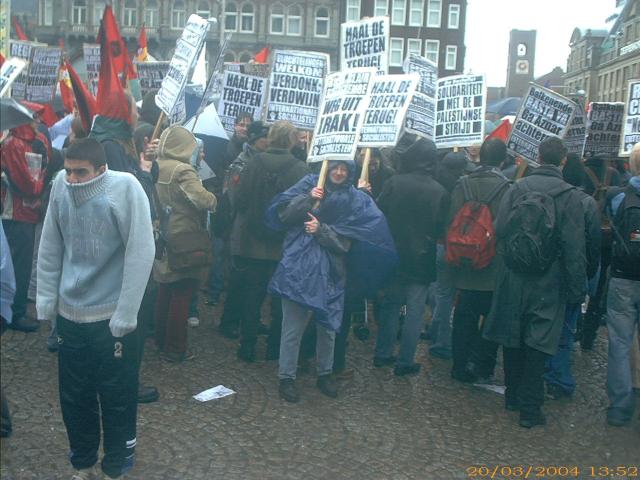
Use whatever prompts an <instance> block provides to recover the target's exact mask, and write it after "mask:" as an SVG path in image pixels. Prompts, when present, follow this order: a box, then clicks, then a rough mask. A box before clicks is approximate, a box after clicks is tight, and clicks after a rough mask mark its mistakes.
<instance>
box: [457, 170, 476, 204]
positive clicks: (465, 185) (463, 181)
mask: <svg viewBox="0 0 640 480" xmlns="http://www.w3.org/2000/svg"><path fill="white" fill-rule="evenodd" d="M460 186H461V187H462V194H463V195H464V201H465V203H466V202H470V201H471V200H473V194H472V193H471V188H470V187H469V181H468V178H467V176H464V177H460Z"/></svg>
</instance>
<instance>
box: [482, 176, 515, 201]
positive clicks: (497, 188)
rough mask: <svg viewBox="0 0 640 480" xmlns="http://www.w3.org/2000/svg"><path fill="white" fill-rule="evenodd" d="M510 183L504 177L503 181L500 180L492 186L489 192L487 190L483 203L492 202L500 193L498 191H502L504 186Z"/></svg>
mask: <svg viewBox="0 0 640 480" xmlns="http://www.w3.org/2000/svg"><path fill="white" fill-rule="evenodd" d="M510 183H511V182H509V180H506V179H505V180H504V181H503V182H500V183H499V184H498V185H496V186H495V187H494V188H493V190H491V192H489V195H487V197H486V198H485V199H484V201H483V203H486V204H487V205H488V204H490V203H491V202H493V201H494V200H495V198H496V197H497V196H498V195H499V194H500V192H502V190H504V189H505V187H508V186H509V185H510Z"/></svg>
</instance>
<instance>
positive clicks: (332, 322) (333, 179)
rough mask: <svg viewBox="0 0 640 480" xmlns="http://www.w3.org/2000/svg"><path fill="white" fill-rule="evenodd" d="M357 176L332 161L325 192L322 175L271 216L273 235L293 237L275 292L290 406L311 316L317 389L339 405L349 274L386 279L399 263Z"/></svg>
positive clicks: (283, 385)
mask: <svg viewBox="0 0 640 480" xmlns="http://www.w3.org/2000/svg"><path fill="white" fill-rule="evenodd" d="M354 173H355V166H354V164H353V162H339V161H332V162H329V165H328V175H327V183H326V186H325V187H324V188H323V187H319V186H317V185H318V175H307V176H306V177H304V178H303V179H302V180H300V181H299V182H298V183H297V184H295V185H294V186H293V187H291V188H290V189H288V190H287V191H285V192H283V193H282V194H280V195H278V196H277V197H276V198H275V199H274V200H273V202H272V203H271V206H270V207H269V209H268V210H267V213H266V223H267V225H268V226H269V227H270V228H272V229H274V230H277V231H285V230H286V232H287V234H286V237H285V240H284V246H283V254H282V260H281V261H280V263H279V264H278V268H277V269H276V272H275V274H274V275H273V278H272V279H271V283H270V285H269V291H270V292H271V293H274V294H276V295H279V296H281V297H282V312H283V318H282V337H281V343H280V364H279V372H278V376H279V378H280V396H281V397H282V398H283V399H285V400H286V401H288V402H298V401H299V400H300V395H299V393H298V390H297V388H296V384H295V379H296V371H297V368H298V355H299V351H300V343H301V341H302V335H303V333H304V331H305V328H306V325H307V323H308V321H309V317H310V316H309V312H312V313H313V318H314V320H315V322H316V331H317V337H316V356H317V363H316V365H317V366H316V370H317V373H318V380H317V386H318V388H319V389H320V391H321V392H322V393H323V394H325V395H327V396H329V397H332V398H335V397H337V395H338V390H337V386H336V383H335V381H334V379H333V378H332V376H331V372H332V368H333V354H334V342H335V332H336V331H337V330H339V329H340V326H341V322H342V309H343V300H344V288H345V278H346V269H347V268H349V269H351V273H353V274H354V276H355V277H357V278H362V279H366V280H369V281H373V280H374V277H376V276H377V277H378V279H380V277H382V278H384V277H385V276H386V275H387V274H388V273H389V272H390V269H391V268H393V265H394V264H395V259H396V256H395V248H394V246H393V240H392V239H391V235H390V232H389V229H388V226H387V222H386V220H385V218H384V216H383V215H382V212H380V210H379V209H378V208H377V207H376V206H375V203H374V202H373V200H372V199H371V197H370V196H369V195H367V194H366V193H364V192H362V191H359V190H357V189H356V188H355V187H354V186H353V184H352V183H353V179H354ZM374 258H375V259H376V262H375V266H373V265H371V264H372V263H374V262H372V261H371V260H372V259H374Z"/></svg>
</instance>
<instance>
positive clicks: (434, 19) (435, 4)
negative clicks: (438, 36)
mask: <svg viewBox="0 0 640 480" xmlns="http://www.w3.org/2000/svg"><path fill="white" fill-rule="evenodd" d="M428 1H429V7H428V9H427V27H431V28H440V21H441V17H442V0H428Z"/></svg>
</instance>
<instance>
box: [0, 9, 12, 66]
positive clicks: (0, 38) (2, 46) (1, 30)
mask: <svg viewBox="0 0 640 480" xmlns="http://www.w3.org/2000/svg"><path fill="white" fill-rule="evenodd" d="M10 33H11V2H0V55H2V56H3V57H5V58H8V57H9V36H10Z"/></svg>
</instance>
